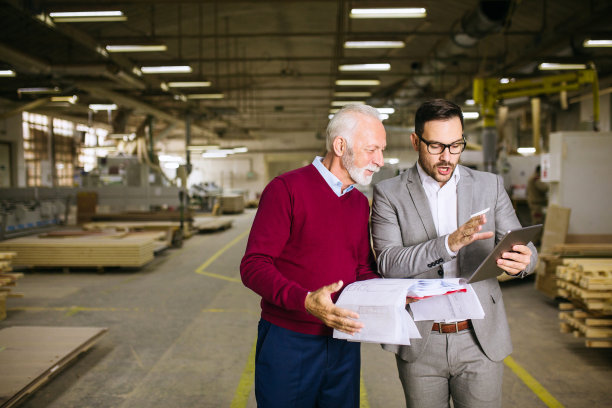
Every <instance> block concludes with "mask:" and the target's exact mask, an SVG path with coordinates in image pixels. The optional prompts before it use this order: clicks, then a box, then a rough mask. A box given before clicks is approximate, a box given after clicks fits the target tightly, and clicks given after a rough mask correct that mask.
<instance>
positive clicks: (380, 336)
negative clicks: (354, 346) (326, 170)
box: [334, 279, 484, 345]
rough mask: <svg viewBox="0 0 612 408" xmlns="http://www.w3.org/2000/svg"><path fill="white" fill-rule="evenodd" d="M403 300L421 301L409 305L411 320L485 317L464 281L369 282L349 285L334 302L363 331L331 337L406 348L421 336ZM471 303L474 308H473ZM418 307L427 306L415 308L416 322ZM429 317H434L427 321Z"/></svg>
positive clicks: (412, 280)
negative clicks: (355, 318) (356, 318)
mask: <svg viewBox="0 0 612 408" xmlns="http://www.w3.org/2000/svg"><path fill="white" fill-rule="evenodd" d="M461 295H463V297H461ZM406 297H414V298H419V299H420V300H418V301H416V302H414V303H411V308H412V310H413V313H414V314H415V319H414V320H438V321H444V320H452V319H454V316H459V315H462V314H464V313H468V312H469V313H471V315H473V316H474V317H473V318H475V319H477V318H483V317H484V312H482V307H481V305H480V302H479V301H478V297H476V294H475V293H474V291H473V289H472V288H471V287H470V285H468V284H466V283H465V281H464V280H461V279H370V280H367V281H361V282H355V283H352V284H350V285H348V286H347V287H346V288H345V289H344V291H343V292H342V294H341V295H340V297H339V299H338V301H337V302H336V305H337V306H339V307H342V308H345V309H349V310H352V311H354V312H356V313H357V314H359V321H360V322H362V323H363V324H364V327H363V328H362V329H361V331H360V332H359V333H356V334H354V335H350V334H346V333H343V332H340V331H338V330H334V337H335V338H338V339H346V340H349V341H359V342H372V343H385V344H400V345H409V344H410V339H411V338H421V335H420V333H419V331H418V329H417V327H416V325H415V324H414V320H413V318H412V316H410V313H408V311H406ZM451 297H452V298H453V299H451V300H448V301H443V300H440V301H438V302H432V300H436V299H445V298H451ZM455 297H456V298H455ZM474 302H475V303H476V304H477V306H474V305H472V303H474ZM421 303H427V305H426V306H425V307H417V310H419V318H417V314H416V312H415V311H414V306H415V305H418V304H421ZM478 311H480V312H482V315H481V314H480V313H478ZM431 315H435V316H437V317H435V318H430V316H431ZM423 316H426V317H427V318H422V317H423ZM478 316H480V317H478Z"/></svg>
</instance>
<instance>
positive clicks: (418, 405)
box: [396, 330, 504, 408]
mask: <svg viewBox="0 0 612 408" xmlns="http://www.w3.org/2000/svg"><path fill="white" fill-rule="evenodd" d="M396 360H397V368H398V372H399V377H400V380H401V382H402V386H403V387H404V395H405V396H406V407H407V408H443V407H449V406H450V405H449V399H450V398H452V400H453V406H454V408H493V407H496V408H498V407H501V388H502V375H503V372H504V366H503V363H502V362H501V361H497V362H496V361H491V360H489V358H488V357H487V356H486V355H485V354H484V353H483V352H482V349H481V348H480V345H479V344H478V341H477V340H476V336H475V335H474V333H473V331H472V330H464V331H461V332H458V333H448V334H440V333H437V332H432V333H431V335H430V336H429V340H428V341H427V346H426V348H425V350H424V351H423V354H421V356H420V357H419V358H418V359H417V360H416V361H415V362H413V363H408V362H407V361H404V360H402V359H401V358H400V357H398V356H397V355H396Z"/></svg>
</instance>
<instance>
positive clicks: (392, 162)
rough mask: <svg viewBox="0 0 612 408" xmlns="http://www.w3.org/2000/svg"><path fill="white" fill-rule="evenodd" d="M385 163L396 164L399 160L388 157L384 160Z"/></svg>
mask: <svg viewBox="0 0 612 408" xmlns="http://www.w3.org/2000/svg"><path fill="white" fill-rule="evenodd" d="M385 163H388V164H397V163H399V159H398V158H397V157H389V158H388V159H385Z"/></svg>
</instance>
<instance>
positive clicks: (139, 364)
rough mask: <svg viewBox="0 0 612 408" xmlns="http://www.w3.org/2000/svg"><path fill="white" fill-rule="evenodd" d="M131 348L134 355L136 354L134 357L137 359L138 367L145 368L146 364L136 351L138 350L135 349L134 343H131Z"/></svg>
mask: <svg viewBox="0 0 612 408" xmlns="http://www.w3.org/2000/svg"><path fill="white" fill-rule="evenodd" d="M130 350H132V355H133V356H134V359H135V360H136V363H137V364H138V367H140V368H142V369H143V370H144V368H145V367H144V364H142V360H141V359H140V356H139V355H138V353H137V352H136V350H134V347H133V346H132V345H130Z"/></svg>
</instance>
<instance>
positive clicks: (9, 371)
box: [0, 326, 107, 408]
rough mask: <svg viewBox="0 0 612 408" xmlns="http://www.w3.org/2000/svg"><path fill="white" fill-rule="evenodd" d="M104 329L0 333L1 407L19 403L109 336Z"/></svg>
mask: <svg viewBox="0 0 612 408" xmlns="http://www.w3.org/2000/svg"><path fill="white" fill-rule="evenodd" d="M106 331H107V329H106V328H102V327H41V326H23V327H8V328H5V329H2V330H0V407H2V408H6V407H11V406H13V405H15V404H17V403H18V402H19V401H20V400H21V399H22V398H24V397H25V396H27V395H28V394H30V393H32V392H34V391H35V390H36V389H37V388H39V387H40V386H41V385H43V384H44V383H45V382H46V381H48V380H49V378H50V377H51V376H52V375H53V374H56V373H57V372H59V371H60V370H61V369H63V368H64V367H65V366H66V365H67V364H68V363H69V362H70V361H71V360H73V359H74V358H76V357H77V356H78V355H79V354H80V353H82V352H83V351H86V350H88V349H89V348H90V347H91V346H92V345H93V344H95V342H96V341H98V339H99V338H100V337H101V336H102V335H103V334H104V333H106Z"/></svg>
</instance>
